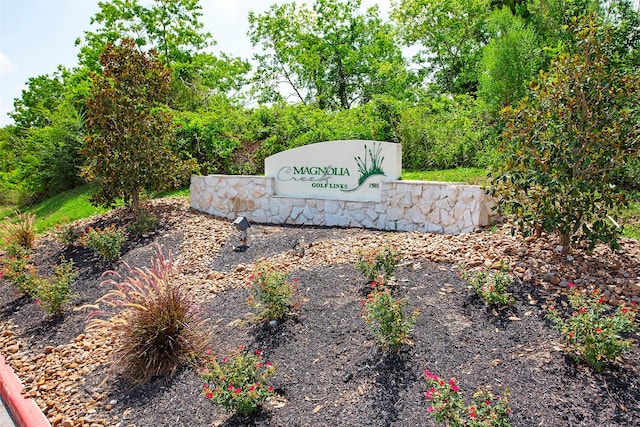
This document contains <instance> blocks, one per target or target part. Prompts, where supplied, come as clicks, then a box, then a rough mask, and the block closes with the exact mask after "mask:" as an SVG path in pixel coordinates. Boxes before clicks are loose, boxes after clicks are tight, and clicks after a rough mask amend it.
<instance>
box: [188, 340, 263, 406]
mask: <svg viewBox="0 0 640 427" xmlns="http://www.w3.org/2000/svg"><path fill="white" fill-rule="evenodd" d="M274 373H275V365H274V364H273V363H272V362H269V361H267V362H263V359H262V352H261V351H260V350H256V351H255V352H253V353H251V352H247V351H245V348H244V346H240V347H238V349H236V350H235V351H234V352H233V353H232V354H231V355H230V356H229V357H224V358H222V360H221V361H220V362H218V360H217V359H216V358H215V357H211V358H210V359H209V360H208V361H207V362H206V363H205V364H204V368H203V369H202V371H200V376H201V378H202V381H203V382H204V384H203V387H202V394H203V395H204V397H205V398H207V399H209V400H212V401H213V402H215V403H217V404H219V405H222V406H224V407H225V408H226V409H227V410H229V411H234V412H236V413H237V414H239V415H247V414H250V413H252V412H254V411H255V410H256V409H257V408H258V405H260V404H261V403H262V402H264V401H265V400H266V399H267V398H268V397H269V396H271V395H273V387H272V386H267V385H266V384H265V381H266V380H267V378H269V377H271V376H272V375H273V374H274Z"/></svg>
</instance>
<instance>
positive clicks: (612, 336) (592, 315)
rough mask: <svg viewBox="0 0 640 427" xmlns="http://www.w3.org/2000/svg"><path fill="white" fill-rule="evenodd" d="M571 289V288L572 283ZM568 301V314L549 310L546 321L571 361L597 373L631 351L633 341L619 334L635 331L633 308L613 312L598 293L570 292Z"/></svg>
mask: <svg viewBox="0 0 640 427" xmlns="http://www.w3.org/2000/svg"><path fill="white" fill-rule="evenodd" d="M570 288H574V286H573V284H572V283H570ZM568 298H569V304H570V305H571V313H570V314H569V313H567V314H568V315H565V314H563V313H561V312H560V310H558V309H556V307H554V306H550V307H549V308H548V309H547V317H548V318H549V319H550V320H551V322H552V323H553V324H554V326H555V327H556V328H557V329H558V331H560V333H561V334H562V338H563V340H564V344H565V351H566V352H567V353H568V354H569V355H570V356H571V357H573V359H574V360H576V361H577V362H584V363H586V364H587V365H589V366H591V367H593V368H594V369H595V370H596V371H600V370H601V369H602V366H603V363H604V362H607V361H614V360H615V359H617V358H618V356H620V354H622V353H624V352H628V351H631V349H632V348H633V340H632V339H630V338H624V337H623V336H622V334H623V333H625V332H631V331H634V330H635V329H637V325H636V324H635V322H634V320H635V316H636V313H637V308H636V306H635V304H632V306H631V307H627V306H624V305H621V306H619V307H617V308H616V309H613V308H612V307H610V306H609V305H608V304H606V303H605V301H604V299H603V298H602V296H601V295H600V293H599V292H598V291H597V290H595V291H592V292H584V293H583V292H579V291H576V290H573V289H572V291H571V293H570V294H569V296H568Z"/></svg>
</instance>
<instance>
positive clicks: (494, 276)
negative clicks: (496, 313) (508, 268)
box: [460, 268, 515, 307]
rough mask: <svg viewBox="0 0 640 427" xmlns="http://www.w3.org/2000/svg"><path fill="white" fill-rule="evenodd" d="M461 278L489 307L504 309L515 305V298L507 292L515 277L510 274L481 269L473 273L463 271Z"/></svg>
mask: <svg viewBox="0 0 640 427" xmlns="http://www.w3.org/2000/svg"><path fill="white" fill-rule="evenodd" d="M460 277H462V279H464V280H465V281H466V282H467V283H468V284H469V285H470V286H471V288H472V289H473V290H474V291H475V292H476V294H478V296H479V297H480V298H482V300H483V301H484V302H485V303H487V304H488V305H494V306H498V307H504V306H507V305H513V304H514V303H515V300H514V299H513V297H511V295H510V294H509V293H508V292H507V288H508V286H509V285H510V284H511V283H513V276H511V274H509V273H505V272H503V271H495V272H492V271H487V270H485V269H483V268H480V269H478V270H475V271H471V272H468V271H465V270H461V271H460Z"/></svg>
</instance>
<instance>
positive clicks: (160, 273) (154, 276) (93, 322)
mask: <svg viewBox="0 0 640 427" xmlns="http://www.w3.org/2000/svg"><path fill="white" fill-rule="evenodd" d="M151 263H152V267H151V268H145V269H141V268H131V267H128V266H127V267H128V269H129V272H128V277H127V278H125V279H123V278H122V277H121V276H120V275H119V274H118V273H116V272H113V271H109V272H107V273H105V274H112V275H114V276H115V279H110V280H106V281H105V282H104V283H106V284H110V285H113V286H114V287H115V289H112V290H111V291H109V292H108V293H107V294H106V295H105V296H103V297H102V298H99V299H98V301H97V302H98V304H100V303H105V304H106V305H108V306H110V307H113V308H115V309H117V310H118V313H116V315H115V316H113V317H111V318H110V319H108V320H104V319H101V318H98V317H97V316H99V315H101V314H104V313H103V312H100V311H94V312H93V313H91V314H90V315H89V317H90V321H89V324H88V330H89V331H99V332H102V333H105V334H106V335H110V336H111V337H112V339H113V347H114V352H113V360H112V364H113V367H114V368H116V369H119V370H120V371H121V373H122V374H123V376H124V377H126V378H127V379H129V380H130V381H132V382H133V383H134V384H137V383H142V382H145V381H148V380H149V379H151V378H153V377H155V376H167V375H168V376H171V375H172V374H173V373H174V372H175V370H176V369H177V368H178V367H179V366H181V365H183V364H185V363H188V362H190V361H191V360H193V359H194V357H195V356H197V355H199V354H202V353H203V351H204V349H205V348H206V345H207V338H208V335H207V333H206V331H205V329H204V321H203V320H202V318H201V312H200V309H199V307H198V305H197V304H196V302H195V299H194V298H193V296H192V294H191V292H190V291H189V289H187V288H186V287H185V286H184V285H183V284H181V283H179V282H176V281H175V274H174V273H175V271H174V268H173V262H172V258H171V256H169V257H168V258H164V257H163V255H162V253H161V252H160V250H159V249H158V250H157V251H156V255H155V259H153V260H152V261H151ZM93 308H97V309H99V305H98V306H93Z"/></svg>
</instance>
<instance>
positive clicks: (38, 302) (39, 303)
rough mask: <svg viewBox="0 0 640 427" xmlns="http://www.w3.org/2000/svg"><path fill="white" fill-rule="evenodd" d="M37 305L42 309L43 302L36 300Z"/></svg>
mask: <svg viewBox="0 0 640 427" xmlns="http://www.w3.org/2000/svg"><path fill="white" fill-rule="evenodd" d="M33 302H34V303H35V304H36V305H39V306H40V307H42V301H40V300H39V299H37V300H34V301H33Z"/></svg>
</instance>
